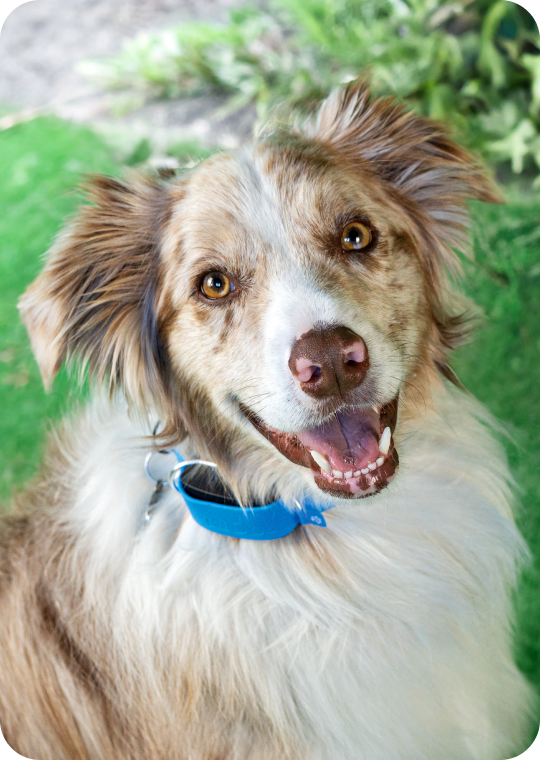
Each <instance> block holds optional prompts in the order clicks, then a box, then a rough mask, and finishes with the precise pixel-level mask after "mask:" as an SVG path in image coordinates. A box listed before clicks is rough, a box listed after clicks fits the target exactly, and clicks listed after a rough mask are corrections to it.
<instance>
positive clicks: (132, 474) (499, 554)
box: [69, 392, 530, 760]
mask: <svg viewBox="0 0 540 760" xmlns="http://www.w3.org/2000/svg"><path fill="white" fill-rule="evenodd" d="M478 417H480V418H482V417H483V412H482V409H481V408H480V407H478V406H477V405H476V404H475V402H473V401H471V400H470V399H467V398H465V397H462V396H461V395H458V394H455V393H453V392H448V393H447V394H446V395H444V396H442V397H441V399H440V403H439V409H438V412H437V413H435V412H431V413H429V414H425V415H424V416H423V417H422V418H421V419H420V420H419V421H418V422H417V423H415V427H414V428H413V426H410V429H408V430H406V431H402V434H401V437H402V441H401V442H400V456H401V461H402V468H401V473H400V476H399V477H398V478H397V480H396V481H395V482H394V483H393V484H392V485H391V486H390V488H388V489H387V490H386V491H384V492H382V493H381V494H379V495H378V496H376V497H375V498H370V499H366V500H361V501H357V502H354V501H353V502H347V503H346V504H343V503H340V504H339V505H338V506H337V507H336V508H335V509H333V510H331V511H330V512H329V513H327V515H328V516H327V523H328V527H327V528H326V529H322V528H317V527H311V526H310V527H307V528H305V529H300V530H298V531H297V532H295V533H294V534H292V535H291V536H289V537H287V538H286V539H282V540H280V541H275V542H251V541H241V542H238V541H236V540H230V539H226V538H222V537H218V536H216V535H214V534H210V533H208V532H206V531H205V530H204V529H202V528H200V527H199V526H197V525H196V524H195V523H194V522H193V521H192V519H191V518H190V516H189V514H187V513H186V510H185V508H184V507H183V506H182V505H181V504H180V503H179V502H178V501H177V498H176V497H175V496H174V495H169V496H167V497H166V498H165V499H164V500H163V501H162V503H161V505H160V508H159V510H158V511H157V512H156V514H155V516H154V518H153V519H152V521H151V522H150V524H149V525H147V526H146V527H145V526H144V523H143V519H142V518H143V514H144V510H145V508H146V505H147V503H148V499H149V496H150V492H151V486H150V484H148V483H147V482H146V480H145V476H144V472H143V466H142V463H143V460H144V453H145V452H144V449H143V448H141V443H140V439H138V438H137V436H138V435H139V434H140V433H141V431H140V430H138V429H137V426H135V425H134V424H133V423H131V422H130V421H129V420H128V418H127V417H126V416H125V415H124V413H123V412H122V411H119V412H117V413H116V416H114V417H113V416H111V414H110V412H109V413H107V414H106V416H105V417H104V416H103V413H102V412H99V411H97V410H94V411H93V412H91V413H90V414H89V416H88V419H87V421H86V423H85V429H84V430H83V432H82V434H81V435H80V440H81V442H82V446H81V459H82V461H84V466H82V465H81V467H82V471H81V472H80V478H81V481H82V483H83V487H82V488H81V491H80V497H79V499H78V500H77V503H76V504H75V505H74V507H73V509H72V510H71V512H70V515H69V519H70V521H71V523H72V525H73V528H74V530H75V532H76V534H77V536H78V540H79V541H80V543H81V546H84V547H85V548H86V550H87V551H88V553H89V557H90V560H89V562H88V564H87V579H86V588H87V593H88V594H89V595H90V596H91V595H99V594H101V593H102V588H103V584H104V579H107V584H108V587H109V588H112V589H113V591H112V592H111V598H110V610H111V624H112V630H113V636H114V639H115V641H116V643H117V645H118V651H121V652H122V653H123V654H122V656H123V657H125V658H126V661H127V662H130V663H131V664H132V665H133V666H135V663H136V667H137V669H138V670H139V672H141V671H146V678H147V680H148V682H149V683H150V682H152V683H154V687H153V688H154V693H156V694H157V693H158V692H159V693H160V695H161V696H160V699H162V701H163V703H167V704H168V705H169V708H170V710H171V711H172V713H174V710H175V706H174V705H173V704H171V700H172V701H174V697H172V696H171V695H174V694H178V689H179V688H180V686H179V684H181V683H182V682H183V679H184V680H185V679H186V678H187V677H188V676H186V673H189V674H190V675H189V677H190V678H193V677H195V678H196V679H198V680H199V681H201V682H204V683H206V684H209V683H210V684H212V688H213V690H214V693H215V694H218V695H221V697H219V698H220V699H221V700H222V702H223V705H224V708H223V709H224V711H225V712H226V710H227V709H229V708H230V716H231V718H230V719H231V721H233V720H235V715H236V716H238V715H246V716H249V717H250V721H251V723H250V724H256V723H257V720H259V721H260V720H264V721H266V722H267V723H268V724H269V725H271V726H272V730H273V731H274V732H275V734H276V735H279V736H281V737H282V740H283V742H284V745H285V746H290V747H291V748H295V749H291V752H293V751H296V752H298V753H301V755H300V756H302V757H306V758H309V759H310V760H315V759H317V760H319V759H320V760H322V759H323V758H324V759H325V760H330V759H332V760H334V759H335V758H339V759H340V760H341V759H342V760H349V759H350V760H353V759H354V760H358V758H366V760H379V758H380V760H383V759H384V760H389V758H392V760H394V758H407V759H408V760H409V758H410V760H413V759H414V760H420V759H421V758H425V759H426V760H428V758H429V760H437V759H438V758H440V759H441V760H451V759H454V758H455V760H458V759H459V760H468V759H470V760H473V759H474V760H494V759H495V758H500V759H501V760H502V758H505V757H507V756H509V754H510V753H511V749H510V750H508V755H506V754H505V752H506V748H507V747H509V748H512V747H513V746H514V743H515V742H516V737H519V736H520V735H521V733H522V731H523V726H524V723H525V721H526V712H527V704H528V702H529V699H530V696H529V691H528V688H527V686H526V684H525V682H524V680H523V678H522V677H521V675H520V674H519V673H518V671H517V669H516V668H515V666H514V664H513V662H512V654H511V641H510V636H509V620H510V619H511V609H510V604H509V592H510V590H511V588H512V586H513V584H514V583H515V578H516V572H517V568H518V566H519V562H520V560H521V558H522V557H523V556H524V552H525V548H524V545H523V542H522V539H521V537H520V536H519V533H518V532H517V530H516V528H515V526H514V523H513V521H512V518H511V510H510V506H509V503H510V498H509V497H510V489H509V485H508V473H507V470H506V465H505V462H504V458H503V456H502V455H501V452H500V450H499V448H498V445H497V444H496V443H495V442H494V441H493V439H492V437H491V436H490V433H489V431H488V429H487V428H486V426H485V424H484V423H483V422H481V421H479V420H478ZM97 429H99V439H98V436H97V434H96V433H95V432H94V431H95V430H97ZM144 433H146V431H144ZM96 440H100V443H99V444H96V443H92V441H96ZM83 453H84V456H83ZM156 658H157V661H159V663H160V668H161V669H162V670H164V671H166V672H167V674H168V676H167V679H168V683H167V684H166V685H163V684H160V683H159V677H158V676H157V675H156ZM193 674H196V675H195V676H194V675H193ZM216 698H217V697H216ZM227 705H228V706H229V708H228V707H227ZM169 708H168V709H169ZM517 741H519V740H517ZM287 743H288V744H287ZM291 756H292V755H291ZM257 757H258V755H257ZM261 757H262V755H261Z"/></svg>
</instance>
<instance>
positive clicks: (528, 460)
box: [0, 119, 540, 687]
mask: <svg viewBox="0 0 540 760" xmlns="http://www.w3.org/2000/svg"><path fill="white" fill-rule="evenodd" d="M0 167H2V169H1V170H0V171H1V182H0V206H1V207H2V209H3V214H2V217H1V219H0V241H1V248H0V398H1V414H0V459H1V468H0V469H1V474H0V497H2V498H4V499H6V498H7V496H8V494H9V492H10V491H11V490H12V489H13V488H15V487H16V486H17V485H19V484H20V483H22V482H23V481H24V480H26V479H27V478H28V477H29V476H30V475H31V474H32V472H33V471H34V470H35V467H36V464H37V462H38V461H39V458H40V455H41V450H42V443H43V438H44V430H45V429H46V427H47V426H48V425H49V424H50V423H49V421H50V420H51V419H56V418H58V416H59V415H60V414H61V412H62V410H63V409H64V408H66V406H69V404H70V403H71V402H72V400H73V398H74V397H75V398H76V397H77V395H78V393H79V392H78V391H77V390H76V389H75V383H71V384H70V383H69V381H68V378H67V376H66V374H65V373H61V375H60V376H59V378H58V379H57V381H56V383H55V386H54V391H53V392H52V393H51V394H50V395H49V396H47V395H46V394H45V393H44V391H43V389H42V386H41V381H40V378H39V373H38V370H37V367H36V365H35V362H34V360H33V358H32V355H31V351H30V348H29V344H28V340H27V337H26V333H25V331H24V328H23V327H22V325H21V323H20V321H19V319H18V315H17V311H16V302H17V298H18V296H19V295H20V293H22V291H23V290H24V288H25V287H26V285H27V284H28V283H29V282H30V281H31V280H32V279H33V278H34V277H35V275H36V274H37V272H38V271H39V269H40V268H41V260H40V256H41V254H42V253H43V252H44V251H46V250H47V248H48V247H49V245H50V242H51V240H52V238H53V237H54V235H55V233H56V232H57V231H58V230H59V228H60V227H61V225H62V223H63V221H64V219H65V217H66V215H68V214H69V213H70V212H72V211H73V210H74V209H75V208H76V206H77V205H78V203H79V202H80V198H79V196H78V194H77V193H74V192H73V189H74V188H75V187H76V185H77V183H78V181H79V179H80V177H81V174H82V173H86V172H96V171H104V172H113V173H117V172H118V170H119V167H118V165H117V163H116V162H115V161H114V160H113V159H112V158H111V157H110V155H109V152H108V150H107V149H106V148H105V147H104V146H103V144H102V143H101V142H100V141H99V140H98V139H97V138H96V137H95V136H94V135H93V134H92V133H91V132H90V131H88V130H87V129H85V128H80V127H74V126H72V125H68V124H64V123H62V122H60V121H57V120H54V119H37V120H36V121H33V122H29V123H26V124H21V125H19V126H17V127H14V128H12V129H10V130H8V131H6V132H3V133H0ZM473 217H474V241H475V246H474V247H475V254H476V261H475V262H474V263H470V262H465V265H464V266H465V273H466V280H465V289H466V291H467V293H468V294H469V295H470V296H471V297H472V298H473V299H474V300H475V301H476V303H477V304H478V305H479V306H480V307H481V308H482V309H483V310H484V312H485V316H486V320H485V324H484V325H483V326H482V327H481V329H480V330H479V332H478V334H477V337H476V340H475V342H473V343H472V344H470V345H468V346H465V347H464V348H462V349H461V350H460V352H459V353H458V355H457V357H456V359H455V362H454V366H455V369H456V370H457V372H458V374H459V376H460V377H461V379H462V380H463V382H464V383H465V385H466V386H467V387H468V388H469V389H470V390H471V391H472V392H473V393H474V394H475V395H476V396H477V397H478V398H480V399H481V400H482V401H483V402H485V403H486V404H487V406H488V407H489V408H490V409H491V411H492V412H493V413H494V414H495V415H496V416H497V417H499V418H500V419H502V420H504V421H505V422H506V423H508V424H509V426H510V428H511V431H512V434H513V436H514V439H515V440H516V442H517V444H518V447H516V446H513V445H511V444H508V452H509V456H510V461H511V465H512V469H513V472H514V474H515V476H516V480H517V482H518V483H519V485H520V487H521V489H522V501H523V505H524V506H523V510H522V512H521V515H520V517H519V522H520V526H521V528H522V530H523V532H524V534H525V536H526V538H527V540H528V542H529V545H530V546H531V549H532V552H533V557H534V559H533V563H532V565H531V567H530V569H529V570H528V571H527V572H526V573H525V576H524V579H523V582H522V585H521V588H520V591H519V594H518V597H517V611H518V631H517V658H518V662H519V664H520V666H521V667H522V668H523V670H524V671H525V672H526V673H527V675H528V676H529V677H530V678H531V680H532V681H533V682H534V683H535V684H536V685H537V686H539V687H540V647H539V645H540V594H539V593H538V590H539V588H540V482H539V473H540V382H539V380H540V368H539V359H538V357H539V353H540V330H539V327H538V326H539V325H540V298H539V297H538V296H539V291H540V219H539V216H538V198H537V197H534V196H532V195H531V196H527V195H525V194H523V193H521V194H520V193H518V191H515V192H513V193H511V194H510V200H509V202H508V204H507V205H506V206H503V207H489V206H483V205H481V204H475V205H474V206H473ZM70 388H71V390H70Z"/></svg>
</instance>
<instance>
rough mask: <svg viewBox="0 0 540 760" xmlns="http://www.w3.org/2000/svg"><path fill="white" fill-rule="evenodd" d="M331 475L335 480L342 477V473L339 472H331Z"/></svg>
mask: <svg viewBox="0 0 540 760" xmlns="http://www.w3.org/2000/svg"><path fill="white" fill-rule="evenodd" d="M332 475H333V476H334V477H335V478H342V477H343V473H342V472H341V471H340V470H332Z"/></svg>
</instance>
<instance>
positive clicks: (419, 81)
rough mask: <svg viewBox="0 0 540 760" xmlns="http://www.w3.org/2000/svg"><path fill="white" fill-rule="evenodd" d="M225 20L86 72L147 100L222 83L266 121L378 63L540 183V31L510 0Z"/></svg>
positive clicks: (320, 2)
mask: <svg viewBox="0 0 540 760" xmlns="http://www.w3.org/2000/svg"><path fill="white" fill-rule="evenodd" d="M270 7H271V10H269V11H262V10H259V9H256V8H252V7H243V8H241V9H239V10H235V11H233V12H231V16H230V21H229V23H228V24H226V25H223V26H218V25H214V24H207V23H201V22H191V23H186V24H183V25H181V26H179V27H177V28H175V29H170V30H168V31H165V32H160V33H157V34H143V35H140V36H138V37H137V38H135V39H134V40H132V41H130V42H129V43H128V44H127V45H126V47H125V49H124V51H123V53H122V54H121V55H119V56H118V57H117V58H115V59H113V60H110V61H108V62H105V63H103V62H102V63H97V62H94V63H91V62H87V63H86V65H85V71H86V73H87V74H89V75H90V76H94V77H98V78H99V79H101V80H102V81H104V82H105V83H106V84H107V85H108V86H110V87H111V88H117V89H123V90H130V91H132V92H133V91H136V92H138V93H139V95H140V97H141V98H142V99H145V98H153V97H165V98H174V97H179V96H182V95H186V94H192V93H196V92H201V91H202V90H213V91H217V92H221V93H227V94H228V95H229V98H230V101H229V104H228V107H229V108H230V109H235V108H239V107H242V106H244V105H246V104H247V103H255V104H256V106H257V110H258V115H259V118H260V119H266V118H267V117H268V115H269V113H270V112H273V113H274V116H276V117H277V118H279V114H280V113H281V110H280V109H281V108H284V109H286V111H287V112H288V111H290V109H291V107H293V108H295V109H297V110H298V112H299V113H301V114H305V113H307V112H309V111H311V110H312V109H313V108H314V107H315V106H316V104H317V103H318V102H319V101H320V100H321V98H323V97H324V96H325V95H326V94H327V93H328V91H329V90H330V89H331V88H332V87H333V86H335V85H337V84H339V83H340V82H344V81H348V80H350V79H354V78H356V77H357V76H358V74H359V73H360V72H363V71H365V70H366V69H367V70H369V75H370V78H371V81H372V84H373V89H374V91H375V92H376V93H379V94H392V95H395V96H397V97H399V98H402V99H405V100H407V102H408V103H409V104H410V105H412V106H413V107H414V108H416V109H417V110H418V111H419V112H421V113H423V114H426V115H429V116H431V117H433V118H436V119H444V120H445V121H447V122H449V123H450V124H451V125H452V126H453V127H454V129H455V130H456V132H457V133H458V135H459V136H460V137H461V139H463V140H465V141H466V142H467V143H468V144H469V145H470V146H471V147H472V148H474V149H476V150H478V151H480V152H481V153H482V154H483V155H484V157H485V158H487V159H489V160H491V161H492V162H494V163H495V164H504V163H508V164H509V165H510V167H511V169H512V171H513V172H515V173H521V172H522V171H523V169H524V168H527V169H529V170H533V171H534V172H535V174H536V175H537V186H538V187H540V39H539V36H538V29H537V27H536V24H535V22H534V20H533V19H532V17H531V16H530V14H528V12H527V11H525V10H524V9H523V8H521V7H520V6H519V5H517V4H515V3H512V2H506V0H451V1H445V0H302V2H300V1H299V0H274V2H273V4H272V5H271V6H270Z"/></svg>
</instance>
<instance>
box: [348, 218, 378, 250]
mask: <svg viewBox="0 0 540 760" xmlns="http://www.w3.org/2000/svg"><path fill="white" fill-rule="evenodd" d="M371 237H372V236H371V230H370V229H369V227H366V225H365V224H362V223H361V222H352V223H351V224H348V225H347V226H346V227H345V229H344V230H343V232H342V233H341V247H342V248H343V250H344V251H361V250H362V249H363V248H366V246H368V245H369V244H370V243H371Z"/></svg>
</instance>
